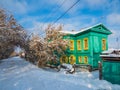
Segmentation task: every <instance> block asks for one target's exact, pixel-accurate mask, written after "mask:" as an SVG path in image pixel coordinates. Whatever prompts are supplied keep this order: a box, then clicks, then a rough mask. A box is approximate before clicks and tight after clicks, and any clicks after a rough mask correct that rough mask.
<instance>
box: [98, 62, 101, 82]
mask: <svg viewBox="0 0 120 90" xmlns="http://www.w3.org/2000/svg"><path fill="white" fill-rule="evenodd" d="M98 69H99V80H102V63H101V62H100V61H99V62H98Z"/></svg>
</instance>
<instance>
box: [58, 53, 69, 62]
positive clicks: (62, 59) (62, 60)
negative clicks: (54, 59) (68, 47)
mask: <svg viewBox="0 0 120 90" xmlns="http://www.w3.org/2000/svg"><path fill="white" fill-rule="evenodd" d="M60 63H68V57H67V56H65V55H63V56H62V57H61V58H60Z"/></svg>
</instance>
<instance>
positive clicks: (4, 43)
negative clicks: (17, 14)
mask: <svg viewBox="0 0 120 90" xmlns="http://www.w3.org/2000/svg"><path fill="white" fill-rule="evenodd" d="M26 37H27V35H26V33H25V31H24V29H23V28H22V26H21V25H19V24H18V23H17V21H16V20H15V18H14V16H13V15H12V14H10V13H7V12H5V10H3V9H1V8H0V59H3V58H8V57H9V56H10V55H11V53H12V52H13V51H14V46H18V45H20V46H21V47H24V45H25V41H26Z"/></svg>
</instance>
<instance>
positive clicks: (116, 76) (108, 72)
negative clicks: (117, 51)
mask: <svg viewBox="0 0 120 90" xmlns="http://www.w3.org/2000/svg"><path fill="white" fill-rule="evenodd" d="M102 64H103V65H102V66H103V67H102V79H105V80H107V81H109V82H111V83H113V84H120V61H103V63H102Z"/></svg>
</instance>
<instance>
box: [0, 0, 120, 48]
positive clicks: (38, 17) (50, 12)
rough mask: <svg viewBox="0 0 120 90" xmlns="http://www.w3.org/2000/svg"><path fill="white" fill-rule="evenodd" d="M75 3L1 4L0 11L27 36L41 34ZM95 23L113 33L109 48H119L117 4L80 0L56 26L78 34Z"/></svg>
mask: <svg viewBox="0 0 120 90" xmlns="http://www.w3.org/2000/svg"><path fill="white" fill-rule="evenodd" d="M76 1H77V0H0V7H2V8H5V9H6V10H8V11H9V12H10V13H12V14H13V15H14V17H15V18H16V19H17V21H18V23H20V24H21V25H22V26H23V27H24V28H25V29H26V31H27V32H35V33H41V32H43V29H44V28H45V27H46V26H47V25H48V24H49V23H54V22H55V20H56V19H57V18H58V17H59V16H61V15H62V14H63V13H64V12H65V11H66V10H67V9H68V8H69V7H70V6H71V5H72V4H73V3H75V2H76ZM98 23H103V24H104V25H105V26H106V27H107V28H108V29H110V30H111V31H112V32H113V34H112V35H110V36H109V47H110V48H113V47H115V48H118V43H116V38H117V37H119V38H120V34H119V30H120V0H80V2H79V3H78V4H77V5H76V6H75V7H73V8H72V9H71V10H70V11H69V12H68V13H66V14H65V16H64V17H62V18H61V19H60V20H59V21H58V22H57V23H56V25H58V24H63V25H64V30H76V31H78V30H80V29H82V28H85V27H89V26H91V25H95V24H98ZM119 42H120V40H119ZM119 48H120V47H119Z"/></svg>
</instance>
